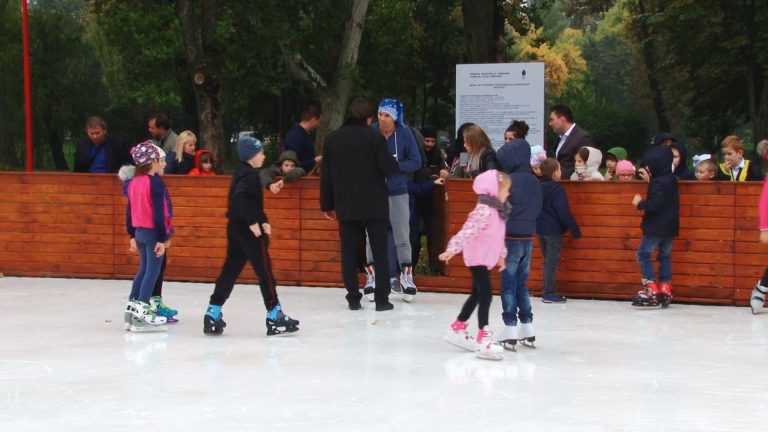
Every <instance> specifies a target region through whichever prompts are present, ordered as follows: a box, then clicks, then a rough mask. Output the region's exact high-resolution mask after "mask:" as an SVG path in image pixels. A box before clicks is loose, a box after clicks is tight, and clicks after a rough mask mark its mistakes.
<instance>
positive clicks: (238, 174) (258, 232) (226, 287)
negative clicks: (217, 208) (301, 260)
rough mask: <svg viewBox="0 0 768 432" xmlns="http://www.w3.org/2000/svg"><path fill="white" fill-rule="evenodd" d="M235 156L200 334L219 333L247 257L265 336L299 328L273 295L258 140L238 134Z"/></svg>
mask: <svg viewBox="0 0 768 432" xmlns="http://www.w3.org/2000/svg"><path fill="white" fill-rule="evenodd" d="M237 152H238V154H239V156H240V161H241V163H240V165H238V167H237V170H236V171H235V174H234V175H233V176H232V184H231V186H230V188H229V200H228V204H227V218H228V219H229V220H228V222H227V258H226V259H225V261H224V265H223V266H222V268H221V273H220V274H219V277H218V279H216V287H215V289H214V291H213V294H212V295H211V300H210V304H209V305H208V309H207V311H206V313H205V316H204V317H203V333H205V334H207V335H220V334H221V333H222V332H223V331H224V327H226V326H227V324H226V323H225V322H224V314H223V313H222V312H221V307H222V306H223V305H224V303H225V302H226V301H227V299H228V298H229V295H230V294H231V293H232V289H233V288H234V286H235V282H236V281H237V277H238V276H240V272H242V271H243V267H244V266H245V263H246V262H247V261H248V262H250V263H251V266H253V270H254V271H255V272H256V275H257V276H258V277H259V285H260V287H261V295H262V297H263V298H264V306H265V307H266V308H267V318H266V324H267V336H272V335H277V334H281V333H286V332H287V333H292V332H295V331H297V330H299V328H298V325H299V321H297V320H295V319H292V318H291V317H289V316H288V315H286V314H285V313H283V311H282V309H281V307H280V301H279V300H278V298H277V282H276V281H275V277H274V275H273V274H272V261H271V260H270V258H269V236H270V235H272V227H271V226H270V225H269V222H268V221H267V215H266V214H265V213H264V194H263V192H262V185H261V180H260V179H259V172H258V170H257V169H256V168H259V167H261V165H262V164H263V163H264V158H265V156H264V151H263V146H262V144H261V141H259V140H257V139H255V138H252V137H243V138H241V139H240V140H239V141H238V142H237Z"/></svg>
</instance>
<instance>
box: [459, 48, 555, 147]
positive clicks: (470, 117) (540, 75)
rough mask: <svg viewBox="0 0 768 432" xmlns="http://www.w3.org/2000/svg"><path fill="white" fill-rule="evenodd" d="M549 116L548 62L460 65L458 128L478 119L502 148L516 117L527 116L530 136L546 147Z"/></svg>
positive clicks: (495, 142) (489, 135)
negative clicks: (546, 92) (546, 107)
mask: <svg viewBox="0 0 768 432" xmlns="http://www.w3.org/2000/svg"><path fill="white" fill-rule="evenodd" d="M545 116H546V113H545V112H544V63H488V64H459V65H456V130H458V129H459V126H460V125H462V124H464V123H467V122H471V123H474V124H476V125H478V126H480V127H481V128H483V130H484V131H485V133H486V134H488V138H490V139H491V144H493V148H495V149H498V148H499V147H501V146H502V145H503V144H504V131H505V130H506V129H507V126H509V124H510V123H512V120H523V121H525V123H527V124H528V126H529V127H530V130H529V131H528V136H527V137H526V140H527V141H528V142H529V143H530V144H531V145H532V146H533V145H537V144H538V145H540V146H542V147H543V146H544V127H545V125H546V124H545Z"/></svg>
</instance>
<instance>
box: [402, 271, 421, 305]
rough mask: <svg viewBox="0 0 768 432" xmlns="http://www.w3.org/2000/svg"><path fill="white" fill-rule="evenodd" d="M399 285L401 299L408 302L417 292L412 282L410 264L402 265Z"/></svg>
mask: <svg viewBox="0 0 768 432" xmlns="http://www.w3.org/2000/svg"><path fill="white" fill-rule="evenodd" d="M400 286H401V288H402V290H403V301H404V302H408V303H410V302H411V300H413V297H414V296H415V295H416V293H417V292H418V290H417V289H416V284H415V283H413V267H412V266H403V271H402V272H401V273H400Z"/></svg>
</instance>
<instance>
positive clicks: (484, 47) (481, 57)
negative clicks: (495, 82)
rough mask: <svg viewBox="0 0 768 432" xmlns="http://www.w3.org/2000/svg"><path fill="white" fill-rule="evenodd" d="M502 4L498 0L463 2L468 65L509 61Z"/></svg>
mask: <svg viewBox="0 0 768 432" xmlns="http://www.w3.org/2000/svg"><path fill="white" fill-rule="evenodd" d="M501 3H502V2H501V1H499V0H462V2H461V11H462V15H463V17H464V37H465V39H466V42H467V57H466V61H467V63H502V62H505V61H507V53H506V45H505V43H504V23H505V19H504V9H503V8H502V5H501ZM488 23H491V25H488Z"/></svg>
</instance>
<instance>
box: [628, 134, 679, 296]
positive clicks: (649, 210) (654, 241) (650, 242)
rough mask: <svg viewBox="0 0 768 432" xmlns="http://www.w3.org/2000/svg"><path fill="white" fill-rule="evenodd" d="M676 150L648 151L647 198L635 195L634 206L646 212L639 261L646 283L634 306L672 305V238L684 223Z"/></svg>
mask: <svg viewBox="0 0 768 432" xmlns="http://www.w3.org/2000/svg"><path fill="white" fill-rule="evenodd" d="M672 158H673V155H672V151H671V150H670V149H669V147H667V146H654V147H652V148H651V149H650V150H648V151H647V152H646V153H645V157H644V159H645V165H646V168H647V170H648V172H649V173H650V175H651V180H650V182H649V183H648V193H647V196H646V198H645V199H643V198H642V197H641V196H640V195H639V194H635V196H634V198H633V199H632V205H634V206H635V207H637V209H638V210H641V211H644V212H645V213H644V214H643V222H642V224H641V225H640V226H641V228H642V230H643V240H642V242H640V247H639V248H638V249H637V261H638V262H639V263H640V271H641V272H642V275H643V286H644V288H643V289H642V290H640V291H639V292H638V293H637V295H636V296H635V297H634V298H633V299H632V305H633V306H658V305H661V306H662V307H667V306H669V303H670V302H671V301H672V258H671V253H672V241H673V240H674V238H675V237H677V235H678V231H679V226H680V194H679V192H678V188H677V178H676V177H675V176H674V174H672ZM657 247H658V248H659V253H658V261H659V277H658V279H657V278H656V274H655V273H654V271H653V265H652V264H651V253H653V250H654V249H656V248H657Z"/></svg>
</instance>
